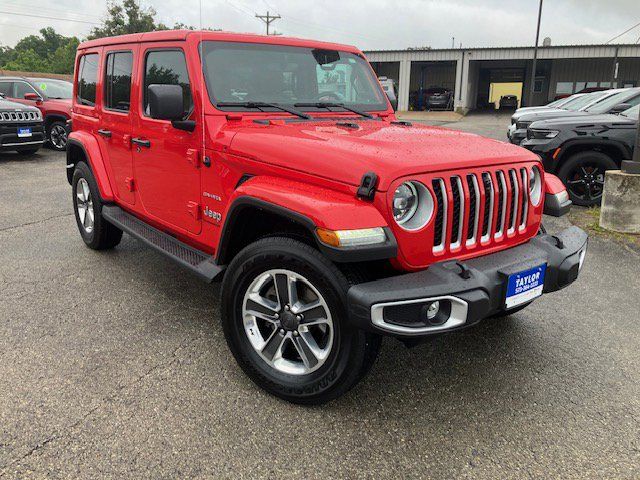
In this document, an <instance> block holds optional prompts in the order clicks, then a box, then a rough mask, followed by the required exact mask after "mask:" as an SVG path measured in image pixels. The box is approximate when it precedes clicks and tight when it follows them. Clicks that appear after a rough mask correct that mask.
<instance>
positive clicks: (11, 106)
mask: <svg viewBox="0 0 640 480" xmlns="http://www.w3.org/2000/svg"><path fill="white" fill-rule="evenodd" d="M43 141H44V134H43V128H42V115H41V114H40V111H39V110H38V109H37V108H34V107H28V106H25V105H20V104H19V103H15V102H12V101H9V100H6V99H5V98H4V96H3V95H2V94H0V152H4V151H15V152H18V153H19V154H22V155H31V154H33V153H35V152H36V151H38V149H39V148H40V147H41V146H42V142H43Z"/></svg>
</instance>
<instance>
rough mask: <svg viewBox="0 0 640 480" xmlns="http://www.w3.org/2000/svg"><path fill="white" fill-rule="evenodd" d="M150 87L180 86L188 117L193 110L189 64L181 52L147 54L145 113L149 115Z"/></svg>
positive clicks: (164, 51)
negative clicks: (148, 91) (148, 90)
mask: <svg viewBox="0 0 640 480" xmlns="http://www.w3.org/2000/svg"><path fill="white" fill-rule="evenodd" d="M149 85H180V86H181V87H182V95H183V97H184V105H185V112H184V116H185V117H186V116H187V115H188V114H189V113H190V112H191V110H192V109H193V99H192V97H191V85H190V83H189V74H188V72H187V62H186V60H185V58H184V53H183V52H182V51H181V50H157V51H151V52H149V53H148V54H147V60H146V62H145V71H144V112H145V115H147V116H148V115H149V102H148V95H147V89H148V88H149Z"/></svg>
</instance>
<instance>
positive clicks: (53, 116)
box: [42, 112, 71, 128]
mask: <svg viewBox="0 0 640 480" xmlns="http://www.w3.org/2000/svg"><path fill="white" fill-rule="evenodd" d="M69 118H71V117H69V116H68V115H64V114H63V113H58V112H55V113H47V114H46V115H45V116H44V118H43V119H42V120H43V122H44V125H45V127H47V128H48V127H49V126H50V125H51V124H52V123H53V122H56V121H61V122H63V123H64V122H66V121H67V120H69Z"/></svg>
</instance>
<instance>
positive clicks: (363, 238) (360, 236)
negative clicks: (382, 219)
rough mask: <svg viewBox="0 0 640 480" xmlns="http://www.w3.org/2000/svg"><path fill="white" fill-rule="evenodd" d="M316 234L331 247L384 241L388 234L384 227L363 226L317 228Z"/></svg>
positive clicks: (356, 245) (373, 243) (355, 245)
mask: <svg viewBox="0 0 640 480" xmlns="http://www.w3.org/2000/svg"><path fill="white" fill-rule="evenodd" d="M316 234H317V235H318V238H319V239H320V241H321V242H322V243H324V244H325V245H329V246H331V247H336V248H341V247H359V246H363V245H376V244H379V243H384V242H385V241H386V240H387V235H386V234H385V233H384V229H383V228H382V227H376V228H361V229H358V230H328V229H326V228H318V229H316Z"/></svg>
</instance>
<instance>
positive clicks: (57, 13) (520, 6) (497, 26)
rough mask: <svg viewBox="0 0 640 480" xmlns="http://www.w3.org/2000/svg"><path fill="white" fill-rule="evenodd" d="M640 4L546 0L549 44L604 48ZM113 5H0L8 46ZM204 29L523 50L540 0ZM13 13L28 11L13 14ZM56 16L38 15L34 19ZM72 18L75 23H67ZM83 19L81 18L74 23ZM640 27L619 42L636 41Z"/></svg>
mask: <svg viewBox="0 0 640 480" xmlns="http://www.w3.org/2000/svg"><path fill="white" fill-rule="evenodd" d="M639 1H640V0H608V1H600V0H546V2H545V5H544V9H543V18H542V27H541V39H540V42H541V43H542V38H544V37H547V36H548V37H551V39H552V43H553V44H554V45H561V44H581V43H604V42H607V41H608V40H609V39H611V38H612V37H614V36H616V35H618V34H620V33H622V32H624V31H625V30H627V29H628V28H630V27H632V26H633V25H634V24H636V23H638V22H640V6H639V5H640V4H639ZM140 2H141V4H142V5H143V6H153V7H154V8H155V9H156V10H157V12H158V17H157V19H158V20H159V21H162V22H164V23H166V24H168V25H173V24H174V23H175V22H182V23H185V24H189V25H194V26H198V25H200V16H199V4H200V0H140ZM106 3H107V2H106V0H38V1H37V2H26V1H24V0H0V45H10V46H13V45H15V43H16V42H17V41H18V40H19V39H20V38H22V37H23V36H25V35H28V34H31V33H37V31H38V29H40V28H42V27H45V26H52V27H54V28H55V29H56V31H58V32H60V33H62V34H64V35H76V36H78V37H80V38H82V37H83V36H85V35H86V34H87V33H88V32H89V31H90V29H91V27H92V26H93V24H97V23H99V22H100V20H101V18H102V17H103V16H104V14H105V12H106ZM202 4H203V7H202V9H203V10H202V25H203V26H206V27H212V28H222V29H224V30H230V31H238V32H252V33H264V31H265V30H264V24H263V23H262V22H261V21H260V20H259V19H257V18H255V17H254V14H255V13H256V12H257V13H260V14H264V13H266V11H267V10H270V11H271V12H272V13H273V12H276V13H279V14H280V15H281V16H282V19H280V20H277V21H276V22H274V23H273V25H272V27H273V28H275V30H276V31H277V32H281V33H283V34H285V35H290V36H296V37H306V38H314V39H319V40H329V41H335V42H338V43H348V44H353V45H357V46H358V47H360V48H361V49H363V50H366V49H401V48H407V47H416V46H427V45H430V46H431V47H433V48H445V47H451V44H452V37H455V45H456V47H458V46H459V45H460V43H461V42H462V45H463V46H465V47H481V46H492V47H494V46H523V45H532V44H533V43H534V41H535V23H536V15H537V8H538V0H511V1H504V0H452V1H444V0H442V1H437V0H403V1H398V2H392V1H389V0H315V1H311V0H202ZM9 12H12V13H17V14H22V15H13V14H11V13H9ZM24 14H28V15H34V16H43V17H55V18H48V19H45V18H36V17H34V16H26V15H24ZM65 19H67V20H65ZM69 20H76V21H69ZM639 40H640V27H636V28H635V29H633V30H632V31H631V32H629V33H627V34H625V35H623V36H622V37H620V38H619V39H617V40H616V42H620V43H636V42H638V41H639Z"/></svg>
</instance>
